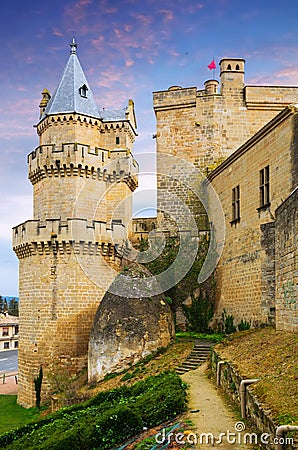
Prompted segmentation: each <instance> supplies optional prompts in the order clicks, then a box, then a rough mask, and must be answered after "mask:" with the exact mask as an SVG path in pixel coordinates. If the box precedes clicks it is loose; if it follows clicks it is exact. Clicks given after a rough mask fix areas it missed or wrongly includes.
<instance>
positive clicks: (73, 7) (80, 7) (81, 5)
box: [64, 0, 92, 25]
mask: <svg viewBox="0 0 298 450" xmlns="http://www.w3.org/2000/svg"><path fill="white" fill-rule="evenodd" d="M91 3H92V1H91V0H79V1H78V2H76V3H74V4H73V3H71V4H70V5H67V6H65V7H64V14H65V15H66V17H67V18H68V20H69V21H71V22H73V23H74V24H79V25H81V23H82V21H83V20H84V19H85V18H86V17H87V11H86V10H87V8H86V6H89V5H91Z"/></svg>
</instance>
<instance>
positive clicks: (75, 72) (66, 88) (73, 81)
mask: <svg viewBox="0 0 298 450" xmlns="http://www.w3.org/2000/svg"><path fill="white" fill-rule="evenodd" d="M70 47H71V52H70V56H69V59H68V61H67V64H66V66H65V69H64V71H63V74H62V77H61V79H60V81H59V84H58V87H57V89H56V91H55V93H54V94H53V96H52V98H51V99H50V101H49V103H48V105H47V107H46V109H45V112H44V114H43V117H44V116H45V115H48V114H59V113H73V112H76V113H79V114H84V115H87V116H92V117H97V118H99V117H100V114H99V111H98V107H97V105H96V102H95V99H94V96H93V93H92V91H91V89H90V87H89V84H88V81H87V79H86V77H85V74H84V72H83V69H82V66H81V64H80V61H79V59H78V57H77V52H76V48H77V44H76V42H75V39H73V40H72V43H71V44H70ZM43 117H42V118H43Z"/></svg>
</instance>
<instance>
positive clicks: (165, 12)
mask: <svg viewBox="0 0 298 450" xmlns="http://www.w3.org/2000/svg"><path fill="white" fill-rule="evenodd" d="M158 12H159V13H160V14H163V15H164V21H165V22H169V21H170V20H173V19H174V13H173V11H171V10H170V9H160V10H159V11H158Z"/></svg>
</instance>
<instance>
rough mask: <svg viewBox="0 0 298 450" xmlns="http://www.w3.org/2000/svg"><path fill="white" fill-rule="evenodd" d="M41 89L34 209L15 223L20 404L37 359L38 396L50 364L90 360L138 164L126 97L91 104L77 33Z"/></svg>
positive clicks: (30, 389)
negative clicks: (50, 86)
mask: <svg viewBox="0 0 298 450" xmlns="http://www.w3.org/2000/svg"><path fill="white" fill-rule="evenodd" d="M42 96H43V97H42V100H41V103H40V118H39V121H38V124H37V125H36V129H37V133H38V136H39V146H38V147H37V148H36V149H35V150H34V151H33V152H31V153H30V154H29V156H28V169H29V180H30V181H31V183H32V185H33V197H34V216H33V220H28V221H26V222H25V223H23V224H21V225H19V226H17V227H15V228H14V229H13V249H14V251H15V253H16V255H17V257H18V259H19V296H20V345H19V388H18V389H19V394H18V402H19V403H20V404H22V405H24V406H26V407H30V406H33V405H34V404H35V391H34V378H35V377H36V376H37V375H38V372H39V368H40V366H42V367H43V372H44V382H43V387H42V396H43V398H45V396H46V394H47V391H48V389H49V377H48V374H49V372H52V373H53V372H55V371H56V370H57V369H58V368H61V367H67V370H68V372H69V373H77V372H78V371H79V370H80V369H82V368H83V367H84V366H85V365H86V363H87V351H88V341H89V335H90V330H91V326H92V323H93V320H94V315H95V312H96V310H97V308H98V305H99V303H100V302H101V299H102V297H103V296H104V294H105V291H106V289H107V288H108V286H109V285H110V283H111V282H112V281H113V279H114V277H115V274H117V269H118V267H119V261H120V257H121V254H120V253H121V252H120V249H121V245H122V244H123V243H124V242H125V239H126V235H127V230H126V228H127V225H128V222H129V220H130V215H131V201H130V198H131V196H129V194H131V192H132V191H134V189H135V188H136V187H137V172H138V166H137V163H136V162H135V160H134V159H133V157H132V153H131V151H132V146H133V142H134V140H135V136H136V120H135V114H134V104H133V101H132V100H129V103H128V106H127V108H125V109H123V110H112V111H108V110H105V109H102V110H99V109H98V107H97V105H96V102H95V99H94V97H93V94H92V91H91V89H90V86H89V84H88V82H87V80H86V77H85V75H84V72H83V70H82V67H81V64H80V62H79V59H78V56H77V45H76V43H75V41H74V39H73V41H72V43H71V53H70V56H69V59H68V61H67V64H66V66H65V69H64V71H63V74H62V76H61V79H60V81H59V83H58V87H57V89H56V91H55V93H54V94H53V96H52V97H51V95H50V93H49V92H48V91H47V90H46V89H45V90H44V91H43V92H42ZM126 197H127V199H126Z"/></svg>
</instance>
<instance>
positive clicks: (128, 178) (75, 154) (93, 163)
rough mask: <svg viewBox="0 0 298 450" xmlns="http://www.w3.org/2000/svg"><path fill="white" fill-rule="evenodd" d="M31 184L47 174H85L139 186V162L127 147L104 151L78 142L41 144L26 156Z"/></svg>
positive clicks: (67, 175)
mask: <svg viewBox="0 0 298 450" xmlns="http://www.w3.org/2000/svg"><path fill="white" fill-rule="evenodd" d="M28 172H29V174H28V176H29V179H30V181H31V183H32V184H35V183H37V182H38V181H40V180H42V179H43V178H47V177H71V176H73V177H85V178H93V179H98V180H100V181H105V182H111V183H114V182H118V181H120V180H122V181H124V182H125V183H126V184H128V186H129V187H130V188H131V190H135V189H136V187H137V185H138V180H137V174H138V163H137V162H136V161H135V159H134V158H133V157H132V155H131V153H130V151H129V150H127V149H116V150H106V149H102V148H99V147H91V146H90V145H87V144H80V143H62V144H60V145H58V144H50V145H40V146H39V147H37V148H36V149H35V150H34V151H33V152H31V153H30V154H29V155H28Z"/></svg>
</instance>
